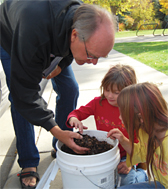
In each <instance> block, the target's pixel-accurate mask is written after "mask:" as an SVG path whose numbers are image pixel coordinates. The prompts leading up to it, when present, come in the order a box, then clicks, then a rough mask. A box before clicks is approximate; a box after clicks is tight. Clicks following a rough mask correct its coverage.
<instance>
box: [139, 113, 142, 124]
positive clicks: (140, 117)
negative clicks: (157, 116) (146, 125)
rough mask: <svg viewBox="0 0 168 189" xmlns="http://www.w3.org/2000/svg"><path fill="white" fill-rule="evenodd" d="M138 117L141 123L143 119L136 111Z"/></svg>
mask: <svg viewBox="0 0 168 189" xmlns="http://www.w3.org/2000/svg"><path fill="white" fill-rule="evenodd" d="M138 117H139V119H140V122H141V123H143V119H142V116H141V113H138Z"/></svg>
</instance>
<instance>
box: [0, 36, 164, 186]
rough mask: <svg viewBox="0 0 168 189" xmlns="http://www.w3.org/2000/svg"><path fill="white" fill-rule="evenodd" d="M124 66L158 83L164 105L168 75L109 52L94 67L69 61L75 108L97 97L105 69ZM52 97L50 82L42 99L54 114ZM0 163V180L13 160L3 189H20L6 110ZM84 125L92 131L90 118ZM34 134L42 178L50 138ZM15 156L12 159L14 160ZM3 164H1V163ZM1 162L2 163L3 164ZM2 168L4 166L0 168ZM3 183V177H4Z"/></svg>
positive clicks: (57, 179)
mask: <svg viewBox="0 0 168 189" xmlns="http://www.w3.org/2000/svg"><path fill="white" fill-rule="evenodd" d="M155 40H156V41H158V40H161V41H168V37H167V36H157V37H153V36H146V37H132V38H122V39H116V43H117V42H144V41H155ZM119 63H120V64H128V65H130V66H132V67H133V68H134V69H135V71H136V74H137V77H138V81H139V82H144V81H149V82H154V83H156V84H158V86H159V88H160V90H161V92H162V94H163V96H164V98H165V99H166V101H167V102H168V76H167V75H165V74H163V73H161V72H158V71H156V70H155V69H153V68H150V67H149V66H146V65H145V64H143V63H141V62H139V61H136V60H134V59H132V58H130V57H128V56H125V55H123V54H122V53H119V52H117V51H115V50H112V51H111V52H110V54H109V57H108V58H107V59H100V60H99V63H98V64H97V65H95V66H94V65H88V64H85V65H83V66H78V65H77V64H76V63H75V62H73V64H72V67H73V70H74V73H75V77H76V80H77V82H78V84H79V89H80V96H79V100H78V105H77V108H78V107H80V106H81V105H85V104H86V103H87V102H89V101H90V100H91V99H93V98H94V97H95V96H99V95H100V91H99V87H100V84H101V80H102V78H103V77H104V75H105V74H106V72H107V71H108V69H109V68H110V67H111V66H112V65H115V64H119ZM55 97H56V94H55V93H54V92H53V90H52V86H51V82H50V81H49V82H48V83H47V86H46V88H45V91H44V93H43V98H44V99H45V100H46V101H47V102H48V108H49V109H52V110H53V111H54V104H55ZM0 123H1V127H0V136H1V137H0V145H1V146H0V162H1V180H2V178H3V172H4V171H5V170H6V169H7V168H8V167H10V166H11V165H8V163H7V162H8V161H7V159H8V158H13V159H15V161H14V164H13V166H12V168H11V170H10V173H9V175H8V177H7V178H6V179H7V181H6V183H5V186H4V188H5V189H14V188H15V189H16V188H20V183H19V179H18V178H17V176H16V175H17V173H18V172H20V168H19V166H18V164H17V156H16V155H15V154H14V152H15V146H12V148H10V146H11V144H13V143H12V142H13V140H14V132H13V128H12V127H13V126H12V121H11V116H10V110H7V111H6V112H5V114H4V115H3V116H2V117H1V118H0ZM83 123H84V125H87V126H88V127H89V129H95V123H94V119H93V117H89V118H88V119H87V120H85V121H83ZM35 133H36V143H37V147H38V149H39V152H40V158H41V159H40V164H39V167H38V173H39V174H40V177H42V176H43V174H44V173H45V171H46V169H47V168H48V166H49V165H50V163H51V162H52V160H53V159H52V158H51V156H50V151H51V149H52V145H51V141H52V136H51V134H50V133H49V132H46V131H45V130H44V129H43V128H40V127H35ZM9 149H11V151H10V152H11V153H8V150H9ZM15 156H16V158H15ZM4 161H5V162H4ZM4 163H5V164H4ZM4 165H5V166H4ZM4 180H5V178H4ZM62 187H63V185H62V178H61V172H60V171H58V174H57V176H56V177H55V179H54V181H52V182H51V186H50V188H55V189H62Z"/></svg>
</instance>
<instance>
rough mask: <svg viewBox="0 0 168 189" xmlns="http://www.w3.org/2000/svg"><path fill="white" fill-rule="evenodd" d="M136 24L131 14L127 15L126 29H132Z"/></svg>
mask: <svg viewBox="0 0 168 189" xmlns="http://www.w3.org/2000/svg"><path fill="white" fill-rule="evenodd" d="M133 24H134V19H133V18H131V17H130V16H125V27H126V29H131V28H132V26H133Z"/></svg>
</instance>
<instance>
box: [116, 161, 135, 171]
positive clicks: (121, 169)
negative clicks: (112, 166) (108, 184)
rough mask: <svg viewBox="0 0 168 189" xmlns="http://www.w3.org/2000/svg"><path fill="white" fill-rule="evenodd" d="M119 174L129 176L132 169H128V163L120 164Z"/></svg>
mask: <svg viewBox="0 0 168 189" xmlns="http://www.w3.org/2000/svg"><path fill="white" fill-rule="evenodd" d="M117 168H118V173H119V174H128V173H129V172H130V171H131V169H132V168H131V167H127V165H126V162H125V161H123V162H120V163H119V164H118V167H117Z"/></svg>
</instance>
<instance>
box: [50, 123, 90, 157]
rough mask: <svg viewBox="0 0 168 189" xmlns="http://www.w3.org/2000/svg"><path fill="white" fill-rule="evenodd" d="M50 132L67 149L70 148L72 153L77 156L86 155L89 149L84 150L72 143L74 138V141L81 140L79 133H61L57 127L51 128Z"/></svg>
mask: <svg viewBox="0 0 168 189" xmlns="http://www.w3.org/2000/svg"><path fill="white" fill-rule="evenodd" d="M50 132H51V133H52V134H53V135H54V136H55V137H56V138H57V139H58V140H60V141H61V142H62V143H64V144H65V145H67V146H68V147H69V148H71V149H72V150H73V151H74V152H76V153H77V154H86V152H87V151H89V150H90V149H89V148H84V147H80V146H78V145H77V144H76V143H75V142H74V138H76V139H82V135H80V134H79V133H75V132H72V131H63V130H61V129H60V128H59V127H58V126H55V127H53V128H52V129H51V130H50Z"/></svg>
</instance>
